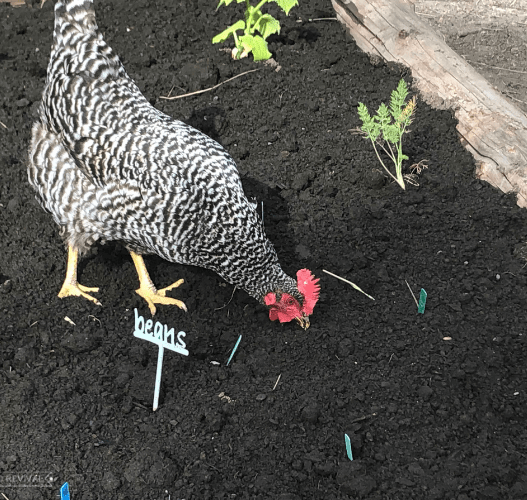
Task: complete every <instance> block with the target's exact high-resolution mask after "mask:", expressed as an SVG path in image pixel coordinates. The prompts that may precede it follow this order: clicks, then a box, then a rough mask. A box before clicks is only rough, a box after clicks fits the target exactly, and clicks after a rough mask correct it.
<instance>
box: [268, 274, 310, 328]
mask: <svg viewBox="0 0 527 500" xmlns="http://www.w3.org/2000/svg"><path fill="white" fill-rule="evenodd" d="M296 278H297V288H298V291H299V292H300V294H301V295H302V300H301V301H299V300H297V299H296V298H295V297H293V296H292V295H290V294H289V293H286V292H283V293H281V294H279V293H274V292H270V293H268V294H267V295H266V296H265V297H264V302H265V304H266V305H267V306H268V307H269V319H270V320H271V321H274V320H276V319H278V320H279V321H280V323H287V322H289V321H291V320H293V319H294V320H296V321H297V322H298V323H299V324H300V326H301V327H302V328H303V329H304V330H307V329H308V328H309V316H310V315H311V313H312V312H313V308H314V307H315V304H316V303H317V301H318V296H319V293H320V285H319V284H318V281H319V279H315V277H314V276H313V275H312V274H311V271H310V270H309V269H301V270H300V271H298V272H297V273H296Z"/></svg>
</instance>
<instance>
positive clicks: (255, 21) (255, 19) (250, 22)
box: [212, 0, 298, 61]
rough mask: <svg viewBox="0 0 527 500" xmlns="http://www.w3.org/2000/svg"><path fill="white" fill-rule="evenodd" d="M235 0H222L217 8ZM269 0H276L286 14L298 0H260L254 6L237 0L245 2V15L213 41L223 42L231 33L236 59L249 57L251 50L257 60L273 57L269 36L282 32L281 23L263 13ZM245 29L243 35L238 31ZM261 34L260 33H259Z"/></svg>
mask: <svg viewBox="0 0 527 500" xmlns="http://www.w3.org/2000/svg"><path fill="white" fill-rule="evenodd" d="M233 1H234V0H220V3H219V4H218V7H217V9H219V8H220V7H221V6H222V5H226V6H228V5H229V4H231V3H232V2H233ZM269 1H272V2H276V3H277V4H278V6H279V7H280V8H281V9H282V10H283V11H284V12H285V14H286V15H288V14H289V11H290V10H291V9H292V8H293V7H294V6H295V5H298V0H260V2H259V3H258V4H257V5H256V6H255V7H253V6H252V5H251V4H250V3H249V0H236V2H237V3H242V2H245V16H244V19H240V20H239V21H237V22H236V23H234V24H233V25H232V26H229V27H228V28H227V29H226V30H224V31H222V32H221V33H220V34H219V35H216V36H215V37H214V38H213V39H212V43H221V42H224V41H225V40H227V39H228V38H229V37H230V36H231V35H232V36H233V37H234V44H235V48H234V49H233V51H232V57H233V58H234V59H241V58H242V57H247V56H248V55H249V54H250V53H251V52H252V54H253V57H254V60H255V61H265V60H267V59H269V58H270V57H271V52H269V49H268V48H267V42H266V40H267V38H268V37H269V36H270V35H273V34H274V33H280V23H279V22H278V21H277V20H276V19H275V18H274V17H273V16H271V15H270V14H263V13H262V11H261V8H262V7H263V6H264V5H265V4H266V3H267V2H269ZM239 30H243V35H238V34H237V31H239ZM257 32H258V33H259V34H258V33H257Z"/></svg>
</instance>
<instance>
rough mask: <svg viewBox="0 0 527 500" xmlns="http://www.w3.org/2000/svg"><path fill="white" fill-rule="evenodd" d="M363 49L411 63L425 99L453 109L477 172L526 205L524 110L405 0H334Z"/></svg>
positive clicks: (526, 129)
mask: <svg viewBox="0 0 527 500" xmlns="http://www.w3.org/2000/svg"><path fill="white" fill-rule="evenodd" d="M332 3H333V8H334V9H335V12H336V14H337V18H338V19H339V21H341V22H342V23H343V24H344V25H345V26H346V27H347V29H348V30H349V32H350V34H351V35H352V36H353V38H354V39H355V41H356V42H357V45H358V46H359V47H360V48H361V49H362V50H363V51H365V52H366V53H368V54H370V55H373V56H379V57H381V58H383V59H384V60H386V61H395V62H398V63H401V64H404V65H405V66H407V67H409V68H410V69H411V71H412V76H413V78H414V84H415V86H416V87H417V88H418V90H419V91H420V93H421V96H422V97H423V99H424V100H425V101H426V102H427V103H429V104H430V105H432V106H434V107H436V108H439V109H452V110H453V111H454V113H455V116H456V118H457V119H458V120H459V124H458V127H457V130H458V132H459V134H460V136H461V140H462V142H463V144H464V145H465V147H466V148H467V149H468V150H469V151H470V152H471V153H472V154H473V156H474V158H475V159H476V164H477V169H476V175H477V176H478V177H479V178H481V179H484V180H486V181H487V182H489V183H490V184H492V185H493V186H495V187H497V188H499V189H501V190H502V191H503V192H506V193H507V192H510V191H514V192H516V193H517V202H518V205H519V206H521V207H527V115H525V114H524V113H523V112H522V111H521V110H520V109H519V108H517V107H516V106H514V104H512V103H510V102H509V101H508V100H506V99H505V98H504V97H503V96H502V95H501V94H500V93H499V92H498V91H497V90H496V89H495V88H494V87H492V86H491V85H490V83H489V82H488V81H487V80H486V79H485V78H483V77H482V76H481V75H480V74H479V73H478V72H477V71H476V70H474V69H473V68H472V66H470V65H469V64H468V63H467V62H466V61H465V60H464V59H463V58H462V57H460V56H459V55H457V54H456V53H455V52H454V51H453V50H452V49H451V48H450V47H448V46H447V45H446V43H445V42H444V41H443V40H442V39H441V38H440V37H439V36H437V35H436V34H435V32H434V31H433V29H432V28H431V27H430V26H429V25H428V24H426V22H424V21H422V20H421V19H420V18H419V17H418V16H417V15H416V14H415V12H414V10H413V6H412V5H411V4H410V3H408V2H405V1H404V0H332Z"/></svg>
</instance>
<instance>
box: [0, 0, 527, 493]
mask: <svg viewBox="0 0 527 500" xmlns="http://www.w3.org/2000/svg"><path fill="white" fill-rule="evenodd" d="M52 8H53V5H52V2H51V1H48V2H46V4H45V5H44V8H43V9H39V8H29V7H21V8H18V9H14V8H12V7H11V6H9V5H7V4H0V122H2V124H3V125H0V135H1V140H0V179H1V182H0V256H1V258H0V353H1V354H0V356H1V358H0V361H1V371H0V383H1V386H0V387H1V389H0V398H1V401H2V405H1V407H0V494H2V495H3V497H5V498H8V499H9V500H18V499H21V500H25V499H27V500H34V499H35V500H39V499H56V498H57V497H58V492H59V488H60V486H61V485H62V484H63V483H64V482H66V481H68V482H69V485H70V491H71V498H72V499H75V500H81V499H82V500H92V499H99V498H112V499H117V500H125V499H129V500H132V499H144V500H146V499H152V500H154V499H155V500H160V499H163V500H166V499H172V500H174V499H179V500H183V499H185V500H194V499H196V500H206V499H235V498H236V499H278V500H298V499H321V500H322V499H324V500H334V499H346V498H353V499H358V498H368V499H375V500H377V499H379V500H380V499H386V500H388V499H389V500H394V499H411V498H415V499H438V500H439V499H456V500H467V499H478V500H479V499H481V500H486V499H494V498H496V499H502V498H510V499H524V498H527V461H526V456H527V431H526V428H525V419H526V417H527V415H526V413H527V411H526V399H527V398H526V390H527V368H526V366H527V365H526V362H525V361H526V355H527V334H526V332H525V324H526V322H527V312H526V309H525V303H526V301H527V288H526V284H527V272H526V260H525V259H526V256H527V252H526V251H525V248H524V244H525V241H526V239H527V226H526V222H527V218H526V215H525V214H526V213H525V211H524V210H521V209H519V208H518V207H517V206H516V205H515V200H514V196H513V195H511V196H508V195H504V194H502V193H501V192H499V191H497V190H495V189H494V188H492V187H491V186H489V185H488V184H486V183H484V182H482V181H479V180H476V179H474V175H473V173H474V168H475V167H474V164H473V160H472V157H471V156H470V154H469V153H467V152H466V151H465V150H464V149H463V147H462V146H461V144H460V142H459V139H458V136H457V134H456V130H455V125H456V124H455V121H454V120H453V118H452V116H451V114H450V113H449V112H447V111H435V110H433V109H431V108H430V107H428V106H427V105H426V104H424V103H423V102H421V101H418V107H417V116H416V119H415V122H414V124H413V125H412V127H411V133H410V134H408V135H407V136H406V137H405V144H404V147H405V152H406V153H407V154H408V156H409V157H410V159H409V161H407V162H406V164H407V165H411V164H413V163H417V162H419V161H420V160H423V159H426V160H427V164H428V168H426V169H424V170H423V171H422V172H421V173H420V174H418V175H415V176H414V178H413V181H414V184H416V185H412V184H410V183H408V186H407V190H406V191H403V190H401V189H400V188H399V187H398V186H397V185H396V184H395V183H393V182H391V181H390V180H389V179H388V178H387V176H386V175H385V174H384V173H383V171H382V169H381V167H380V164H379V163H378V160H377V158H376V156H375V153H374V152H373V149H372V147H371V144H370V143H369V142H367V141H366V140H364V139H363V138H361V137H360V136H359V135H354V134H352V133H351V132H350V129H354V128H356V127H358V126H359V119H358V116H357V113H356V106H357V104H358V102H364V103H365V104H366V105H368V106H369V107H370V108H376V107H377V106H378V105H379V104H380V103H381V102H382V101H387V100H388V99H389V95H390V92H391V91H392V90H393V89H394V88H395V87H396V85H397V83H398V81H399V80H400V78H401V77H404V78H407V79H408V75H407V73H406V71H405V69H404V68H401V67H398V66H393V65H384V64H379V65H377V66H372V65H371V64H370V62H369V59H368V57H367V56H365V55H364V54H362V53H361V52H360V51H359V50H358V49H357V48H356V46H355V44H354V42H353V41H352V40H350V39H349V38H347V36H346V35H345V32H344V29H343V28H342V27H341V26H340V25H339V24H338V23H337V22H335V21H332V20H322V21H319V20H316V19H324V18H333V17H334V13H333V11H332V8H331V4H330V2H329V0H309V1H307V0H304V1H303V2H301V6H300V7H297V8H295V9H294V10H293V11H292V12H291V14H290V15H289V17H288V18H283V16H280V14H279V13H278V12H277V10H276V8H275V7H274V6H271V7H270V8H269V10H270V12H271V13H273V14H275V15H276V16H277V17H278V16H279V17H280V19H281V21H282V32H281V33H280V35H278V36H273V37H272V38H271V39H270V49H271V51H272V52H273V55H274V59H275V60H276V62H277V64H278V66H275V67H273V66H270V65H264V64H255V63H254V62H252V60H248V59H245V60H242V61H233V60H231V59H230V56H229V54H228V53H227V52H225V51H224V50H223V49H224V48H226V47H228V46H230V45H229V44H228V43H226V44H224V45H223V46H218V45H212V44H211V43H210V40H211V38H212V37H213V36H214V35H215V34H217V33H219V32H220V31H221V30H223V29H224V28H225V27H226V26H228V25H229V24H231V23H232V22H234V20H235V19H236V17H235V16H236V15H235V11H236V14H238V13H240V11H239V8H238V6H237V4H235V3H233V4H232V5H231V6H229V7H228V8H225V7H223V8H221V9H220V10H218V11H217V12H216V11H215V10H214V6H213V5H211V2H210V1H205V0H196V1H193V2H186V1H185V2H183V1H177V2H175V1H174V0H170V1H168V0H156V1H153V0H128V1H126V2H125V1H117V0H113V1H109V0H108V1H99V2H96V11H97V16H98V23H99V26H100V28H101V30H102V32H103V33H104V35H105V37H106V39H107V41H108V42H109V43H110V45H111V46H112V47H113V48H114V49H115V51H116V52H117V53H118V54H119V55H120V57H121V58H122V60H123V63H124V65H125V67H126V69H127V70H128V72H129V74H130V75H131V76H132V77H133V78H134V79H135V80H136V81H137V83H138V85H139V87H140V88H141V90H142V91H143V92H144V93H145V95H146V96H147V98H148V99H150V100H151V102H152V103H153V104H154V105H155V106H156V107H158V108H159V109H161V110H162V111H164V112H166V113H168V114H170V115H172V116H174V117H175V118H177V119H181V120H183V121H186V122H187V123H190V124H191V125H193V126H195V127H197V128H199V129H200V130H202V131H203V132H205V133H207V134H209V135H211V136H212V137H213V138H215V139H216V140H218V141H219V142H220V143H222V144H223V145H224V146H225V147H226V148H227V150H228V151H229V152H230V153H231V154H232V156H233V157H234V159H235V160H236V161H237V163H238V166H239V169H240V172H241V174H242V176H243V182H244V186H245V188H246V191H247V194H248V195H250V196H253V197H255V198H256V199H257V200H258V201H259V202H263V207H264V218H265V225H266V230H267V234H268V236H269V238H270V239H271V241H273V243H274V244H275V246H276V249H277V252H278V254H279V256H280V259H281V262H282V265H283V267H284V269H285V270H286V271H288V272H289V273H290V274H294V273H295V272H296V270H297V269H299V268H302V267H308V268H310V269H311V270H312V271H314V272H315V274H316V275H317V276H319V277H320V278H321V281H320V283H321V286H322V292H321V298H320V301H319V303H318V305H317V306H316V308H315V311H314V314H313V316H312V321H311V327H310V328H309V330H307V332H304V331H303V330H301V329H300V328H299V327H298V325H296V324H285V325H280V324H278V323H273V322H270V321H269V319H268V314H267V312H266V308H265V307H263V306H261V305H259V304H257V303H256V302H254V301H253V300H252V299H251V298H250V297H248V296H247V295H246V294H245V293H244V292H242V291H240V290H233V287H232V286H230V285H228V284H225V283H224V282H223V281H222V280H221V279H220V278H219V277H218V276H216V275H215V274H213V273H211V272H208V271H206V270H203V269H199V268H193V267H188V266H181V265H177V264H172V263H169V262H165V261H163V260H161V259H159V258H156V257H147V258H146V259H145V260H146V263H147V267H148V268H149V271H150V273H151V276H152V278H153V280H154V282H155V283H156V285H157V286H159V287H162V286H166V285H168V284H170V283H172V282H174V281H175V280H177V279H178V278H184V279H185V285H184V286H182V287H181V288H179V289H178V290H177V291H176V293H175V294H174V295H175V296H176V297H178V298H180V299H182V300H184V301H185V302H186V304H187V306H188V308H189V312H188V313H186V314H185V313H183V312H182V311H180V310H179V309H176V308H169V307H159V308H158V313H157V314H156V317H155V319H156V320H157V321H159V322H160V323H162V324H166V325H168V326H169V327H174V328H175V329H176V331H180V330H182V331H185V332H186V334H187V335H186V339H185V340H186V344H187V349H188V350H189V353H190V354H189V356H188V357H184V356H182V355H180V354H177V353H173V352H170V351H165V361H164V369H163V380H162V391H161V400H160V407H159V409H158V410H157V411H156V412H153V411H152V398H153V389H154V380H155V371H156V364H157V351H158V350H157V347H156V346H155V345H153V344H151V343H148V342H145V341H143V340H139V339H137V338H135V337H134V336H133V331H134V308H137V309H138V311H139V313H140V314H142V315H144V316H145V317H146V318H148V317H149V316H148V309H147V306H146V303H144V301H143V300H142V299H141V298H140V297H139V296H138V295H136V294H135V293H134V289H135V288H137V283H138V282H137V277H136V274H135V270H134V267H133V265H132V262H131V259H130V257H129V255H128V253H127V252H126V251H125V250H124V249H123V248H122V247H121V246H120V245H118V244H113V243H111V244H108V245H106V246H99V247H96V248H94V249H93V250H92V251H91V252H90V253H89V255H87V256H86V257H85V258H84V259H83V260H82V264H81V266H80V279H81V282H82V283H83V284H85V285H87V286H99V287H100V293H99V294H98V297H99V298H100V300H101V302H102V304H103V306H102V307H98V306H96V305H94V304H92V303H91V302H88V301H86V300H83V299H80V298H79V299H77V298H67V299H63V300H61V299H59V298H57V293H58V291H59V289H60V287H61V284H62V281H63V279H64V275H65V267H66V252H65V250H64V247H63V244H62V242H61V240H60V237H59V234H58V228H57V227H56V226H55V224H54V223H53V221H52V219H51V217H50V216H49V215H48V214H46V213H45V212H44V211H42V209H41V208H40V207H39V206H38V204H37V202H36V201H35V199H34V193H33V192H32V190H31V189H30V187H29V185H28V182H27V180H26V157H27V154H26V150H27V146H28V143H29V139H30V129H31V125H32V122H33V121H34V118H35V112H36V108H37V106H38V102H39V99H40V94H41V91H42V89H43V86H44V81H45V76H46V67H47V62H48V58H49V52H50V46H51V40H52V29H53V11H52ZM237 9H238V10H237ZM310 19H312V20H313V21H310ZM467 36H468V35H467ZM255 68H257V69H258V70H259V71H258V72H253V73H249V74H246V75H244V76H241V77H240V78H237V79H235V80H232V81H230V82H227V83H225V84H224V85H221V86H220V87H218V88H216V89H215V90H214V91H212V92H205V93H202V94H199V95H196V96H193V97H187V98H183V99H178V100H166V99H162V98H161V96H167V95H169V94H170V95H177V94H183V93H185V92H191V91H196V90H202V89H206V88H210V87H212V86H214V85H216V84H218V83H221V82H224V81H226V80H227V79H229V78H231V77H233V76H236V75H238V74H240V73H242V72H244V71H248V70H251V69H255ZM407 173H410V171H409V169H408V171H407ZM322 269H326V270H329V271H331V272H333V273H336V274H338V275H340V276H343V277H345V278H347V279H348V280H351V281H353V282H354V283H356V284H358V285H359V286H360V287H361V288H362V289H363V290H365V291H366V292H367V293H369V294H371V295H372V296H373V297H374V298H375V301H372V300H370V299H368V298H367V297H365V296H364V295H362V294H360V293H359V292H357V291H356V290H354V289H353V288H352V287H350V286H349V285H347V284H346V283H343V282H342V281H339V280H337V279H335V278H333V277H331V276H329V275H327V274H325V273H323V272H322ZM407 284H408V285H407ZM409 287H410V288H411V289H412V290H413V292H414V294H416V296H417V297H418V296H419V292H420V290H421V288H424V289H425V290H426V292H427V293H428V301H427V304H426V310H425V312H424V314H418V312H417V306H416V304H415V302H414V299H413V298H412V295H411V293H410V291H409ZM240 335H243V337H242V340H241V343H240V345H239V347H238V350H237V351H236V353H235V355H234V357H233V360H232V361H231V363H230V365H229V366H227V365H226V362H227V360H228V358H229V355H230V353H231V351H232V349H233V347H234V345H235V343H236V341H237V340H238V338H239V336H240ZM345 433H347V434H348V435H349V437H350V441H351V449H352V452H353V461H350V460H349V458H348V456H347V454H346V447H345V441H344V435H345ZM22 486H26V487H22Z"/></svg>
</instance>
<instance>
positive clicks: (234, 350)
mask: <svg viewBox="0 0 527 500" xmlns="http://www.w3.org/2000/svg"><path fill="white" fill-rule="evenodd" d="M241 339H242V336H241V335H240V337H239V338H238V342H236V345H235V346H234V349H233V350H232V352H231V355H230V356H229V361H227V366H229V363H230V362H231V359H232V357H233V356H234V353H235V352H236V349H238V345H240V340H241Z"/></svg>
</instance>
